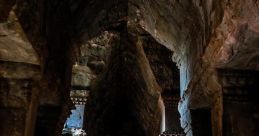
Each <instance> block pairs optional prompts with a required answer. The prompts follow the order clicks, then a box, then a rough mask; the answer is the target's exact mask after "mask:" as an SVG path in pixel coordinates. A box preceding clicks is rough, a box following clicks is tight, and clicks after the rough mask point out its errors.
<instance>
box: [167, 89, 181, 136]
mask: <svg viewBox="0 0 259 136" xmlns="http://www.w3.org/2000/svg"><path fill="white" fill-rule="evenodd" d="M176 92H177V91H176ZM162 96H163V100H164V104H165V124H166V125H165V126H166V127H165V132H164V133H163V136H164V135H165V136H166V135H184V132H183V129H182V128H181V124H180V114H179V112H178V102H179V100H180V97H179V94H166V93H164V94H163V95H162Z"/></svg>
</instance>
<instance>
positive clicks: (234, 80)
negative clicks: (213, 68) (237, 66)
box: [218, 69, 259, 136]
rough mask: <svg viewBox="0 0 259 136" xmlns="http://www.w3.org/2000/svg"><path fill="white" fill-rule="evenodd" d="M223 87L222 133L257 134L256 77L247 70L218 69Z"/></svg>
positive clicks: (231, 134)
mask: <svg viewBox="0 0 259 136" xmlns="http://www.w3.org/2000/svg"><path fill="white" fill-rule="evenodd" d="M218 73H219V76H220V81H221V84H222V87H223V90H222V91H223V109H224V112H223V135H224V136H233V135H235V136H255V135H256V134H258V133H257V132H256V131H257V130H258V111H259V108H258V97H259V93H258V87H259V86H258V83H259V82H258V81H259V80H258V77H259V73H258V72H256V71H249V70H231V69H229V70H227V69H220V70H219V72H218Z"/></svg>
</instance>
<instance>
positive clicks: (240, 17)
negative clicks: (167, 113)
mask: <svg viewBox="0 0 259 136" xmlns="http://www.w3.org/2000/svg"><path fill="white" fill-rule="evenodd" d="M0 13H1V14H0V22H1V25H0V51H1V52H0V53H1V54H0V57H1V59H0V61H1V69H0V72H1V80H3V82H1V91H2V90H5V91H8V89H6V86H8V84H9V83H8V82H6V80H7V79H8V80H9V77H8V76H15V77H16V76H17V78H18V77H19V76H20V77H21V80H22V81H23V77H24V76H27V74H31V75H30V78H29V79H32V80H33V81H32V82H34V78H35V77H37V78H35V79H37V81H38V80H39V81H40V84H39V86H40V89H39V90H41V91H40V92H41V94H40V98H39V107H38V110H37V112H36V113H34V116H37V117H35V118H36V125H35V127H36V129H35V132H36V133H35V134H36V135H39V136H40V135H45V136H46V135H53V134H55V135H60V132H61V129H62V127H63V124H64V121H65V119H66V117H67V116H68V115H69V114H70V113H69V112H70V108H71V107H72V102H71V100H70V99H69V91H70V89H71V80H72V82H73V83H74V84H77V82H80V83H79V84H84V85H85V84H89V83H88V82H87V83H86V81H84V82H81V81H80V80H78V79H80V77H81V75H82V73H84V72H85V71H87V72H89V71H91V72H89V73H91V75H92V76H93V77H94V78H96V77H97V78H98V80H97V82H96V84H93V89H92V90H91V94H90V96H92V98H90V101H89V108H90V109H89V115H88V116H89V118H88V121H89V124H88V125H87V126H88V127H89V130H88V131H89V132H88V133H89V135H90V136H91V135H94V136H99V135H105V134H113V135H122V134H125V135H146V136H153V135H154V136H155V135H158V133H160V132H159V131H160V130H159V129H160V128H159V126H160V124H159V121H160V119H159V118H160V114H161V113H160V108H161V105H160V106H159V104H161V103H162V102H161V97H160V93H161V92H162V91H161V89H160V87H159V85H160V86H161V88H162V90H167V89H172V88H170V87H171V86H172V85H171V84H170V83H171V81H170V80H168V83H167V82H161V81H163V78H162V77H159V76H160V74H158V73H160V70H158V67H157V66H155V65H153V64H152V63H153V61H154V60H155V58H159V60H161V59H163V54H159V53H157V52H154V53H150V52H149V51H148V48H149V46H151V45H152V44H158V43H159V44H161V45H163V46H165V47H166V48H168V49H169V50H170V51H172V52H173V53H172V60H173V61H174V62H175V63H176V64H177V66H178V68H179V71H180V73H179V76H180V97H181V100H180V101H179V106H178V109H179V112H180V115H181V119H180V120H181V126H182V128H183V129H184V130H185V133H186V134H187V136H193V135H194V136H195V135H206V136H207V134H208V133H210V132H208V133H207V134H206V133H201V134H197V133H198V132H203V127H202V125H201V126H199V125H195V124H197V123H198V124H199V119H201V120H202V119H204V118H205V117H203V115H204V116H206V117H207V116H208V119H207V120H205V121H210V119H211V124H212V126H211V134H212V135H213V136H222V135H223V130H224V129H223V128H224V127H225V126H226V124H225V121H226V117H225V116H224V115H225V109H224V107H226V105H225V104H226V103H225V101H224V98H226V96H227V95H225V94H224V93H223V91H222V90H224V89H225V88H226V86H224V84H222V82H219V80H221V79H222V78H218V77H219V75H220V73H221V72H222V71H220V70H218V69H223V71H224V70H226V69H228V70H230V71H231V70H233V69H238V70H237V71H235V72H234V75H235V74H237V75H238V76H240V71H239V70H241V71H243V70H249V71H254V72H255V71H258V62H259V61H258V58H259V57H258V56H259V51H258V42H259V34H258V33H259V29H258V26H259V24H258V22H259V20H258V19H259V2H258V0H109V1H106V2H105V4H104V2H103V1H102V0H92V1H85V0H73V1H72V0H64V1H59V0H27V1H25V0H17V1H15V0H0ZM9 13H15V15H16V16H17V18H16V19H15V20H16V21H17V22H19V23H20V25H21V28H18V29H14V30H13V31H17V32H19V33H20V35H19V36H18V37H17V35H16V34H15V33H13V32H10V31H9V30H8V29H7V28H6V26H8V25H9V24H8V23H10V16H11V18H12V14H10V15H9ZM8 16H9V18H8ZM11 22H12V21H11ZM123 23H126V24H123ZM122 24H123V25H122ZM121 26H123V27H121ZM105 31H107V32H109V33H113V34H114V35H113V36H114V37H113V36H111V39H113V40H114V41H109V43H112V45H111V46H108V47H105V46H102V43H98V41H97V42H96V41H94V43H95V42H96V43H98V45H97V46H96V45H94V44H91V39H93V38H94V39H95V38H96V37H99V36H100V35H102V34H103V32H105ZM23 32H24V33H23ZM147 35H148V36H150V37H152V38H151V39H152V40H151V41H152V44H149V43H146V42H147V41H148V40H147V39H149V38H143V37H146V36H147ZM100 37H102V36H100ZM97 39H98V38H97ZM149 40H150V39H149ZM104 41H105V40H104ZM87 42H90V44H88V43H87ZM105 42H107V41H105ZM85 43H87V44H86V45H84V44H85ZM99 44H100V45H99ZM105 44H107V43H105ZM9 45H13V46H9ZM30 45H31V46H32V48H31V47H30V48H29V46H30ZM92 45H93V46H92ZM16 46H17V48H16ZM142 46H143V47H144V49H145V53H144V51H143V47H142ZM84 48H85V49H84ZM13 49H15V50H13ZM32 49H34V50H35V52H36V53H37V55H35V52H34V51H33V50H32ZM18 50H19V51H18ZM95 50H98V51H95ZM6 51H8V53H6ZM80 51H82V52H83V53H86V54H79V55H78V52H80ZM87 51H90V53H89V52H88V53H87ZM102 51H104V52H106V51H107V54H106V53H104V54H102ZM99 53H100V54H99ZM149 53H150V54H151V55H150V54H149ZM14 54H18V55H14ZM146 54H147V57H146V56H145V55H146ZM168 54H169V53H168ZM156 55H157V56H158V57H153V56H156ZM32 56H34V57H32ZM35 56H37V57H35ZM78 56H79V57H78ZM107 56H110V57H107ZM3 58H5V60H4V61H3ZM147 59H148V60H149V61H150V63H149V62H148V60H147ZM6 60H8V61H6ZM13 62H15V67H16V66H17V70H16V72H17V74H14V73H15V72H14V73H13V71H12V72H6V71H8V70H10V69H11V67H12V68H13V67H14V66H13ZM75 62H77V63H78V64H80V65H83V67H84V68H85V69H78V70H79V71H80V70H82V71H83V72H81V73H80V72H79V74H78V75H77V76H78V79H72V74H73V71H72V65H73V64H75ZM7 63H8V65H9V64H12V66H6V65H7ZM21 63H22V66H20V64H21ZM160 63H162V62H161V61H160ZM25 64H26V67H25V66H23V65H25ZM27 64H28V65H30V66H29V67H27ZM150 64H151V68H152V70H153V72H154V74H153V72H152V70H151V68H150ZM85 66H88V67H87V68H86V67H85ZM24 67H25V68H24ZM162 67H164V70H165V71H167V70H166V69H168V68H169V66H167V65H162ZM88 68H89V69H88ZM174 68H175V67H174ZM30 69H31V70H30ZM24 70H25V71H27V70H29V71H30V72H28V73H27V72H24ZM9 73H11V74H9ZM39 73H40V74H39ZM165 73H168V75H169V76H171V73H170V72H169V71H167V72H165ZM223 73H224V72H223ZM241 73H242V72H241ZM255 73H256V72H255ZM74 74H75V72H74ZM123 74H124V75H123ZM161 75H163V74H161ZM172 75H173V76H174V74H172ZM175 75H176V74H175ZM169 76H168V77H167V76H165V77H166V79H167V78H168V79H169ZM223 76H228V75H224V74H223ZM242 76H244V77H246V75H245V74H244V75H242V74H241V77H242ZM38 78H40V79H38ZM223 79H224V78H223ZM156 80H157V82H158V83H159V84H157V83H156ZM246 80H247V82H248V81H249V79H246ZM255 80H256V81H257V80H258V79H255ZM15 82H16V81H15ZM26 82H27V81H26ZM29 82H31V81H29ZM91 82H92V81H91ZM172 82H173V83H174V79H173V81H172ZM21 84H23V83H21ZM26 84H27V83H26ZM90 84H91V85H92V83H90ZM15 86H16V85H15ZM15 86H14V87H15ZM35 86H37V85H35ZM79 86H80V85H79ZM234 87H236V88H238V86H234ZM253 87H256V85H253ZM7 88H8V87H7ZM17 88H19V87H17ZM25 88H26V87H25ZM176 88H177V87H176ZM173 89H174V85H173ZM9 90H10V89H9ZM11 90H12V89H11ZM226 90H227V89H226ZM245 90H246V91H247V90H250V89H245ZM32 98H33V100H35V101H36V97H32ZM106 98H107V99H106ZM124 98H125V99H124ZM29 103H30V102H29ZM249 103H253V102H249ZM251 105H254V104H251ZM34 106H35V105H34ZM10 107H11V106H10ZM25 107H26V106H25ZM32 109H36V108H32ZM114 109H121V110H114ZM244 110H247V111H244V112H250V109H249V110H248V109H246V108H244ZM28 111H30V112H31V113H33V110H28ZM133 111H134V113H136V114H132V113H133ZM135 111H137V112H135ZM226 111H228V110H226ZM34 112H35V111H34ZM200 112H204V113H202V114H199V113H200ZM253 112H254V113H253V115H257V114H258V112H256V111H253ZM2 113H5V112H1V114H2ZM17 113H18V112H17ZM49 113H51V114H49ZM94 113H96V115H95V114H94ZM228 113H231V111H228V112H227V114H228ZM24 114H25V113H21V114H19V115H22V116H23V115H24ZM4 115H5V114H4ZM116 115H118V116H116ZM120 117H121V118H120ZM10 118H12V117H10ZM197 118H198V119H197ZM227 118H231V117H227ZM112 119H114V120H115V121H114V120H112ZM116 119H117V120H116ZM123 119H129V120H123ZM130 119H131V120H130ZM253 119H254V120H257V119H258V118H256V116H255V117H254V118H253ZM44 121H45V122H47V123H46V124H47V125H46V124H44V123H45V122H44ZM116 121H117V122H116ZM96 122H97V123H96ZM114 122H115V123H114ZM118 122H119V124H116V123H118ZM151 122H152V123H151ZM110 123H112V125H110ZM29 124H33V123H32V122H30V123H29ZM107 124H108V125H107ZM123 124H128V125H131V127H129V128H131V129H132V130H131V129H126V128H127V125H123ZM201 124H202V123H201ZM209 124H210V123H209ZM118 127H119V128H118ZM26 128H27V126H26ZM194 128H195V131H193V129H194ZM133 130H134V131H133ZM237 130H238V129H235V130H228V131H229V133H228V134H229V135H231V134H235V135H238V134H240V136H243V135H246V132H247V131H243V129H240V131H241V130H242V132H240V133H236V132H234V131H237ZM6 131H8V132H9V129H6V130H4V131H3V132H6ZM22 131H23V130H21V131H20V132H19V134H17V135H22V133H23V132H22ZM132 131H133V132H136V133H137V134H135V133H134V134H132ZM230 131H233V132H230ZM251 131H252V130H251ZM0 132H1V131H0ZM29 133H31V135H32V133H33V132H32V131H30V132H29ZM224 134H225V133H224ZM247 134H252V132H249V133H248V132H247ZM253 134H254V133H253Z"/></svg>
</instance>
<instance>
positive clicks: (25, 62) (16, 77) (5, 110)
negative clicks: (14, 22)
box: [0, 30, 41, 136]
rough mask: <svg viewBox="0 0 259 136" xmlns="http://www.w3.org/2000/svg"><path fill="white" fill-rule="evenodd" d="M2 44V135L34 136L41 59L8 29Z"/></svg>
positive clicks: (0, 44)
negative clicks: (39, 60)
mask: <svg viewBox="0 0 259 136" xmlns="http://www.w3.org/2000/svg"><path fill="white" fill-rule="evenodd" d="M0 31H1V30H0ZM0 41H1V42H0V54H1V55H0V120H1V125H0V135H1V136H33V131H34V124H35V119H36V113H37V112H36V111H37V106H38V96H39V92H40V88H39V80H40V75H41V73H40V65H39V62H38V60H37V56H36V54H35V52H34V50H33V49H32V47H31V46H30V45H29V44H28V43H26V42H23V41H21V40H20V39H18V38H17V37H15V36H14V35H10V34H9V33H8V30H7V33H6V35H5V36H2V37H0Z"/></svg>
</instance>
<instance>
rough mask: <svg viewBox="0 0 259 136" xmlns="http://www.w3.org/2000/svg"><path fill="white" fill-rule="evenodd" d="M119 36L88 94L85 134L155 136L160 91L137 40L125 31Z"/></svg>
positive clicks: (158, 117)
mask: <svg viewBox="0 0 259 136" xmlns="http://www.w3.org/2000/svg"><path fill="white" fill-rule="evenodd" d="M118 36H119V37H118ZM118 36H116V37H115V38H116V39H117V40H115V42H116V43H115V44H114V45H113V47H112V51H111V56H110V57H109V62H108V64H107V67H106V69H105V71H104V73H103V74H102V75H101V76H100V78H99V80H98V81H97V83H96V85H94V89H93V90H92V92H91V93H90V97H89V111H88V114H89V115H88V118H87V119H88V120H89V122H88V124H89V125H88V127H87V131H88V133H87V134H88V135H93V136H97V135H114V136H119V135H129V136H130V135H136V136H138V135H139V136H140V135H146V136H156V135H158V134H159V133H160V118H161V110H160V109H159V106H158V105H159V104H158V101H159V100H160V99H159V97H160V92H159V91H160V88H159V86H158V85H157V83H156V81H155V78H154V76H153V74H152V71H151V69H150V67H149V65H148V64H149V63H148V61H147V59H146V57H145V54H144V52H143V49H142V42H141V41H139V40H140V39H137V38H138V37H131V36H130V34H128V33H127V31H125V30H124V31H122V32H121V33H120V35H118ZM114 109H116V110H114Z"/></svg>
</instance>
